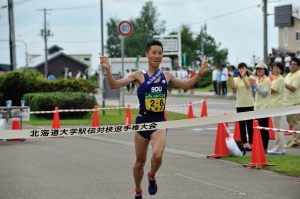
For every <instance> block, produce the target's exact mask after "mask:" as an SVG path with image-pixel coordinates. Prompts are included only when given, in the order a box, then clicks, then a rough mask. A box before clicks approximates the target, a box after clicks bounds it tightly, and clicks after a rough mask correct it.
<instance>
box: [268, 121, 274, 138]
mask: <svg viewBox="0 0 300 199" xmlns="http://www.w3.org/2000/svg"><path fill="white" fill-rule="evenodd" d="M268 126H269V128H274V126H273V120H272V118H271V117H269V125H268ZM269 139H270V140H275V132H274V131H273V130H269Z"/></svg>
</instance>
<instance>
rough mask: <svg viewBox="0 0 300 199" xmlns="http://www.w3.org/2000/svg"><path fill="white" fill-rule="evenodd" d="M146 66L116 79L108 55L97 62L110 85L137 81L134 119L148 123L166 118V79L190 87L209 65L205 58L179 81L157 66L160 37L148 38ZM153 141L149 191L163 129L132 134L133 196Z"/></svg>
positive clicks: (163, 139) (153, 184)
mask: <svg viewBox="0 0 300 199" xmlns="http://www.w3.org/2000/svg"><path fill="white" fill-rule="evenodd" d="M146 57H147V58H148V64H149V67H148V70H147V71H145V70H143V71H136V72H133V73H131V74H130V75H129V76H127V77H125V78H123V79H119V80H115V79H114V78H113V76H112V73H111V70H110V64H109V61H108V58H107V57H105V56H101V57H100V64H101V65H102V66H103V67H104V69H105V71H106V75H107V80H108V83H109V85H110V87H111V88H113V89H117V88H120V87H123V86H126V85H128V84H130V83H131V82H133V81H135V82H136V87H137V96H138V99H139V102H140V111H139V114H138V116H137V117H136V123H149V122H160V121H165V118H164V110H165V106H166V98H167V85H168V83H169V82H172V84H173V85H174V86H175V87H177V88H182V89H189V88H191V87H192V86H193V85H194V84H195V83H196V82H197V81H198V80H199V78H200V77H201V76H202V74H203V73H204V72H205V70H206V69H207V67H208V60H207V59H206V57H205V58H204V60H203V62H202V65H201V68H200V71H199V72H198V73H197V75H194V76H193V77H192V78H191V79H189V80H186V81H182V80H180V79H178V78H176V77H175V76H174V75H172V74H171V73H170V72H168V71H162V70H161V69H160V68H159V66H160V63H161V61H162V58H163V46H162V43H161V42H160V41H157V40H151V41H149V42H148V43H147V45H146ZM150 142H151V145H152V158H151V169H150V171H149V172H148V175H147V176H148V181H149V186H148V192H149V194H150V195H154V194H156V192H157V184H156V178H155V174H156V173H157V171H158V169H159V168H160V166H161V164H162V156H163V152H164V148H165V145H166V129H159V130H152V131H140V132H137V133H136V134H135V137H134V143H135V153H136V161H135V163H134V166H133V176H134V181H135V199H141V198H142V188H141V181H142V178H143V175H144V165H145V163H146V160H147V150H148V145H149V143H150Z"/></svg>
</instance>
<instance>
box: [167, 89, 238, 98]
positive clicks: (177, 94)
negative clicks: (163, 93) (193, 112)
mask: <svg viewBox="0 0 300 199" xmlns="http://www.w3.org/2000/svg"><path fill="white" fill-rule="evenodd" d="M168 95H169V96H174V97H185V96H189V97H192V96H198V97H205V96H206V97H207V98H211V99H227V100H228V99H230V100H235V95H234V94H233V93H228V94H227V95H226V96H222V95H216V94H215V93H214V92H213V91H212V92H202V91H194V90H188V91H187V92H183V91H181V92H179V90H178V89H172V91H171V92H168Z"/></svg>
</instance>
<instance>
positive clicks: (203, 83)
mask: <svg viewBox="0 0 300 199" xmlns="http://www.w3.org/2000/svg"><path fill="white" fill-rule="evenodd" d="M211 73H212V72H211V71H205V73H204V74H203V76H202V77H201V78H200V79H199V80H198V82H197V83H196V85H195V86H194V87H196V88H205V87H207V86H209V85H211V84H212V80H211Z"/></svg>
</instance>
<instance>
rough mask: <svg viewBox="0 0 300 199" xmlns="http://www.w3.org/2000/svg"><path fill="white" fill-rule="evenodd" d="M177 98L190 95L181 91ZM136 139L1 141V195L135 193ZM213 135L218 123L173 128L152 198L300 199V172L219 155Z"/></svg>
mask: <svg viewBox="0 0 300 199" xmlns="http://www.w3.org/2000/svg"><path fill="white" fill-rule="evenodd" d="M169 99H171V98H169ZM126 100H128V102H129V101H130V100H129V99H128V98H127V97H126ZM188 100H190V99H188ZM171 102H172V104H179V103H187V100H186V99H184V98H176V99H173V100H172V99H171V101H170V103H171ZM132 103H134V102H132ZM232 107H233V108H234V101H229V102H227V101H226V100H225V101H223V100H220V101H216V100H209V101H208V109H209V112H210V111H211V114H213V113H215V112H214V111H213V109H215V110H216V111H219V112H223V110H225V111H226V112H227V111H230V110H231V108H232ZM195 109H197V108H196V107H195ZM176 110H178V109H176ZM233 110H234V109H232V110H231V111H233ZM132 140H133V134H114V135H101V136H86V137H69V138H52V139H49V138H48V139H35V140H27V141H26V142H23V143H8V142H0V160H1V163H0V169H1V172H0V198H1V199H2V198H3V199H53V198H55V199H66V198H67V199H123V198H133V189H134V187H133V178H132V165H133V161H134V149H133V142H132ZM214 141H215V125H210V126H203V127H195V128H187V129H170V130H169V131H168V141H167V148H166V152H165V155H164V161H163V166H162V168H161V169H160V171H159V173H158V175H157V180H158V186H159V191H158V193H157V195H156V196H155V197H152V198H157V199H162V198H164V199H165V198H170V199H177V198H180V199H185V198H189V199H199V198H204V199H221V198H222V199H224V198H228V199H229V198H230V199H231V198H241V199H244V198H245V199H248V198H249V199H250V198H251V199H252V198H253V199H282V198H289V199H299V196H300V189H299V187H300V180H299V179H298V178H295V177H288V176H284V175H280V174H277V173H273V172H269V171H263V170H255V169H246V168H244V167H242V166H240V165H238V164H234V163H231V162H227V161H223V160H215V159H207V158H205V156H206V155H207V154H212V152H213V149H214ZM297 150H298V149H297ZM294 151H296V150H294ZM298 152H299V150H298ZM148 156H149V157H150V156H151V150H149V154H148ZM147 170H149V160H148V161H147V164H146V171H147ZM146 187H147V184H146V180H145V179H144V180H143V188H144V192H145V195H144V198H150V196H149V195H148V194H147V193H146V192H147V191H146Z"/></svg>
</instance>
